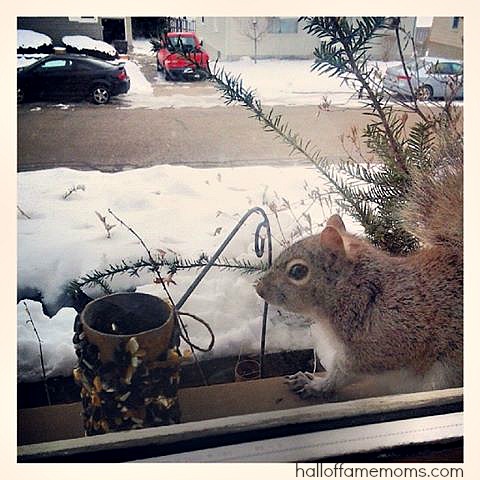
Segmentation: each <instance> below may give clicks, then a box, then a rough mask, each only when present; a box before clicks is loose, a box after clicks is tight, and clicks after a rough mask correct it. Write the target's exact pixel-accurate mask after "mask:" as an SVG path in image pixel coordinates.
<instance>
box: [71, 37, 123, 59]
mask: <svg viewBox="0 0 480 480" xmlns="http://www.w3.org/2000/svg"><path fill="white" fill-rule="evenodd" d="M62 42H63V43H64V44H65V45H66V46H70V47H73V48H76V49H78V50H95V51H97V52H103V53H105V54H107V55H111V56H112V57H115V56H116V55H117V51H116V50H115V48H114V47H112V45H110V44H109V43H106V42H102V41H101V40H94V39H93V38H90V37H87V36H86V35H66V36H65V37H62Z"/></svg>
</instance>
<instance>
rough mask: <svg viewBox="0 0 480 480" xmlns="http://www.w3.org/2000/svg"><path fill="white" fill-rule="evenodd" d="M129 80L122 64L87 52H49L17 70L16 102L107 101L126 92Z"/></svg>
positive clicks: (103, 102)
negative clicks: (80, 53) (61, 53)
mask: <svg viewBox="0 0 480 480" xmlns="http://www.w3.org/2000/svg"><path fill="white" fill-rule="evenodd" d="M129 89H130V79H129V78H128V75H127V72H126V70H125V67H124V66H123V65H116V64H113V63H109V62H106V61H103V60H99V59H98V58H94V57H89V56H86V55H73V54H72V55H68V54H67V55H49V56H48V57H45V58H42V59H41V60H39V61H38V62H35V63H33V64H32V65H28V66H27V67H22V68H18V69H17V102H18V103H22V102H24V101H26V100H36V99H55V100H59V99H64V98H70V99H74V98H90V100H92V101H93V102H94V103H96V104H105V103H107V102H108V101H109V100H110V97H112V96H113V95H118V94H120V93H127V92H128V90H129Z"/></svg>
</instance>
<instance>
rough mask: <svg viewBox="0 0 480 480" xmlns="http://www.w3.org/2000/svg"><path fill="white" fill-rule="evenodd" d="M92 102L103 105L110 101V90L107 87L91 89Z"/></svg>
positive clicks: (100, 86)
mask: <svg viewBox="0 0 480 480" xmlns="http://www.w3.org/2000/svg"><path fill="white" fill-rule="evenodd" d="M92 100H93V103H95V104H97V105H105V104H106V103H108V101H109V100H110V90H109V89H108V87H105V86H103V85H98V86H96V87H94V88H93V89H92Z"/></svg>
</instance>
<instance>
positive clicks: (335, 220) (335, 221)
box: [327, 214, 346, 232]
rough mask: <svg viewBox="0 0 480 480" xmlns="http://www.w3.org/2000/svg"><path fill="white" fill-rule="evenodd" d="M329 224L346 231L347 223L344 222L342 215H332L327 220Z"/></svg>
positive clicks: (340, 230)
mask: <svg viewBox="0 0 480 480" xmlns="http://www.w3.org/2000/svg"><path fill="white" fill-rule="evenodd" d="M327 226H330V227H335V228H336V229H337V230H338V231H339V232H345V231H346V228H345V224H344V223H343V220H342V218H341V217H340V215H337V214H335V215H332V216H331V217H330V218H329V219H328V220H327Z"/></svg>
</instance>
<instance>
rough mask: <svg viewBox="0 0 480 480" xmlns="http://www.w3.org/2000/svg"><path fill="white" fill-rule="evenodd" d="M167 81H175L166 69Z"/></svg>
mask: <svg viewBox="0 0 480 480" xmlns="http://www.w3.org/2000/svg"><path fill="white" fill-rule="evenodd" d="M165 80H168V81H169V82H171V81H173V77H172V76H171V75H170V74H169V73H168V70H167V69H165Z"/></svg>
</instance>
